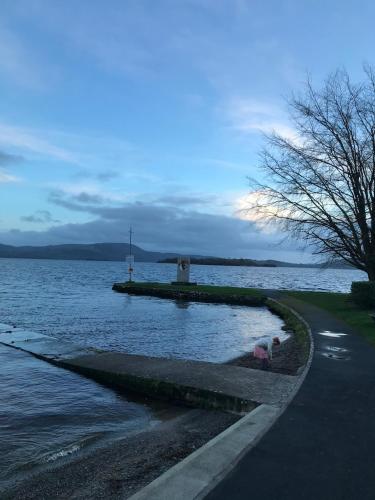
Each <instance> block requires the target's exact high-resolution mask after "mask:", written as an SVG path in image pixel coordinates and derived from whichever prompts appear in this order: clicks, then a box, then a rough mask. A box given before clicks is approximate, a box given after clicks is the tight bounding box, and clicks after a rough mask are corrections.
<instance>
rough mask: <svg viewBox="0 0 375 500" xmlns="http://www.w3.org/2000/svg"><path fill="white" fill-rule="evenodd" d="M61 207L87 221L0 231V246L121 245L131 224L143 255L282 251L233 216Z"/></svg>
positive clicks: (133, 206) (141, 207)
mask: <svg viewBox="0 0 375 500" xmlns="http://www.w3.org/2000/svg"><path fill="white" fill-rule="evenodd" d="M60 201H61V200H60ZM175 201H179V200H175ZM59 203H60V202H59ZM60 204H61V203H60ZM62 204H63V205H64V206H66V208H69V209H70V210H78V211H83V212H87V213H88V214H89V215H90V216H91V217H92V220H89V221H88V222H84V223H74V224H73V223H68V224H60V225H54V226H53V227H50V228H49V229H47V230H45V231H20V230H11V231H7V232H2V233H0V241H1V242H2V243H7V244H15V245H24V244H28V245H45V244H62V243H95V242H121V241H127V237H128V235H127V230H128V227H129V226H130V225H132V227H133V229H134V240H135V243H136V244H137V245H139V246H140V247H142V248H145V249H147V250H154V251H176V252H181V253H187V254H203V255H217V256H223V257H225V256H228V257H229V256H233V257H254V258H267V257H272V256H274V257H275V256H277V255H278V254H279V253H280V251H281V250H282V248H280V246H279V242H280V241H279V240H280V237H279V235H269V234H265V233H263V232H262V231H260V230H259V229H258V228H257V226H256V224H255V223H253V222H249V221H245V220H241V219H239V218H237V217H230V216H225V215H217V214H216V215H215V214H208V213H205V212H200V211H197V210H187V209H184V208H181V207H178V206H167V205H164V206H162V205H155V204H153V203H142V202H139V201H138V202H133V203H125V204H122V205H121V206H117V207H114V206H107V205H94V204H91V205H82V204H79V203H78V202H77V203H74V202H73V201H69V200H65V201H63V202H62ZM39 214H40V212H39ZM35 217H36V218H41V219H42V218H43V216H42V215H38V214H35ZM30 222H31V220H30ZM34 222H37V221H35V220H34ZM284 250H285V251H291V252H293V251H294V246H293V247H289V248H288V247H287V246H286V247H285V245H284Z"/></svg>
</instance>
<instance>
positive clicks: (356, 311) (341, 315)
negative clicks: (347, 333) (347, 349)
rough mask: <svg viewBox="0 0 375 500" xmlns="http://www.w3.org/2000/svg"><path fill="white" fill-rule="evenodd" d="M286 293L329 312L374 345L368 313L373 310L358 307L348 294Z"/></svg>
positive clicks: (374, 338) (374, 324) (371, 324)
mask: <svg viewBox="0 0 375 500" xmlns="http://www.w3.org/2000/svg"><path fill="white" fill-rule="evenodd" d="M287 295H289V296H291V297H294V298H296V299H298V300H302V301H303V302H307V303H309V304H312V305H314V306H317V307H320V308H321V309H324V310H326V311H328V312H330V313H331V314H332V315H333V316H335V317H336V318H338V319H341V320H342V321H344V322H345V323H347V324H348V325H350V326H351V327H353V329H354V330H355V331H357V332H358V333H359V334H360V335H362V336H363V337H364V338H366V339H367V340H368V341H370V342H371V343H372V344H373V345H375V323H374V320H373V319H372V318H371V317H370V313H373V312H374V311H372V310H369V309H360V308H358V307H357V306H356V305H355V304H353V302H351V301H350V295H349V294H347V293H329V292H291V291H290V292H287Z"/></svg>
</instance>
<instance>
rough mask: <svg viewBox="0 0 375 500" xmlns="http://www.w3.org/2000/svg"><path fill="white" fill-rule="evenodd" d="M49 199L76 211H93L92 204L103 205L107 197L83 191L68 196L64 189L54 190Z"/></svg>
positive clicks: (55, 203)
mask: <svg viewBox="0 0 375 500" xmlns="http://www.w3.org/2000/svg"><path fill="white" fill-rule="evenodd" d="M48 201H49V202H50V203H53V204H54V205H58V206H60V207H63V208H67V209H68V210H73V211H75V212H91V210H93V208H92V209H91V205H101V204H102V203H104V201H105V199H104V198H103V197H102V196H100V195H98V194H91V193H86V192H85V191H82V192H81V193H78V194H72V195H69V196H67V195H66V194H65V193H63V192H62V191H53V192H51V193H50V195H49V197H48Z"/></svg>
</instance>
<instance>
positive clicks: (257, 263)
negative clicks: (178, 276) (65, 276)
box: [0, 243, 353, 269]
mask: <svg viewBox="0 0 375 500" xmlns="http://www.w3.org/2000/svg"><path fill="white" fill-rule="evenodd" d="M129 253H130V247H129V245H128V244H127V243H91V244H64V245H46V246H12V245H4V244H1V243H0V258H8V259H47V260H83V261H98V262H100V261H107V262H125V260H126V256H127V255H128V254H129ZM131 253H132V255H133V256H134V259H135V261H136V262H153V263H166V264H173V263H176V262H177V258H178V257H179V255H180V253H177V252H153V251H148V250H144V249H143V248H141V247H139V246H136V245H133V246H132V249H131ZM190 259H191V263H192V264H194V265H208V266H210V265H211V266H212V265H215V266H235V267H295V268H313V269H314V268H315V269H326V268H330V269H353V268H351V267H350V266H348V265H346V264H344V263H342V262H334V263H319V264H313V263H306V264H305V263H294V262H284V261H280V260H276V259H267V260H256V259H250V258H230V257H215V256H212V255H209V256H207V255H197V254H195V255H194V254H190Z"/></svg>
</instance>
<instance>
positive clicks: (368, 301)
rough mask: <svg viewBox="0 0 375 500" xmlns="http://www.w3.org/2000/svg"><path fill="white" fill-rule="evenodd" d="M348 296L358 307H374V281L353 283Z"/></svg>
mask: <svg viewBox="0 0 375 500" xmlns="http://www.w3.org/2000/svg"><path fill="white" fill-rule="evenodd" d="M350 296H351V299H352V300H353V302H354V303H355V304H356V305H357V306H359V307H362V308H366V309H370V308H372V307H375V281H353V283H352V287H351V294H350Z"/></svg>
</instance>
